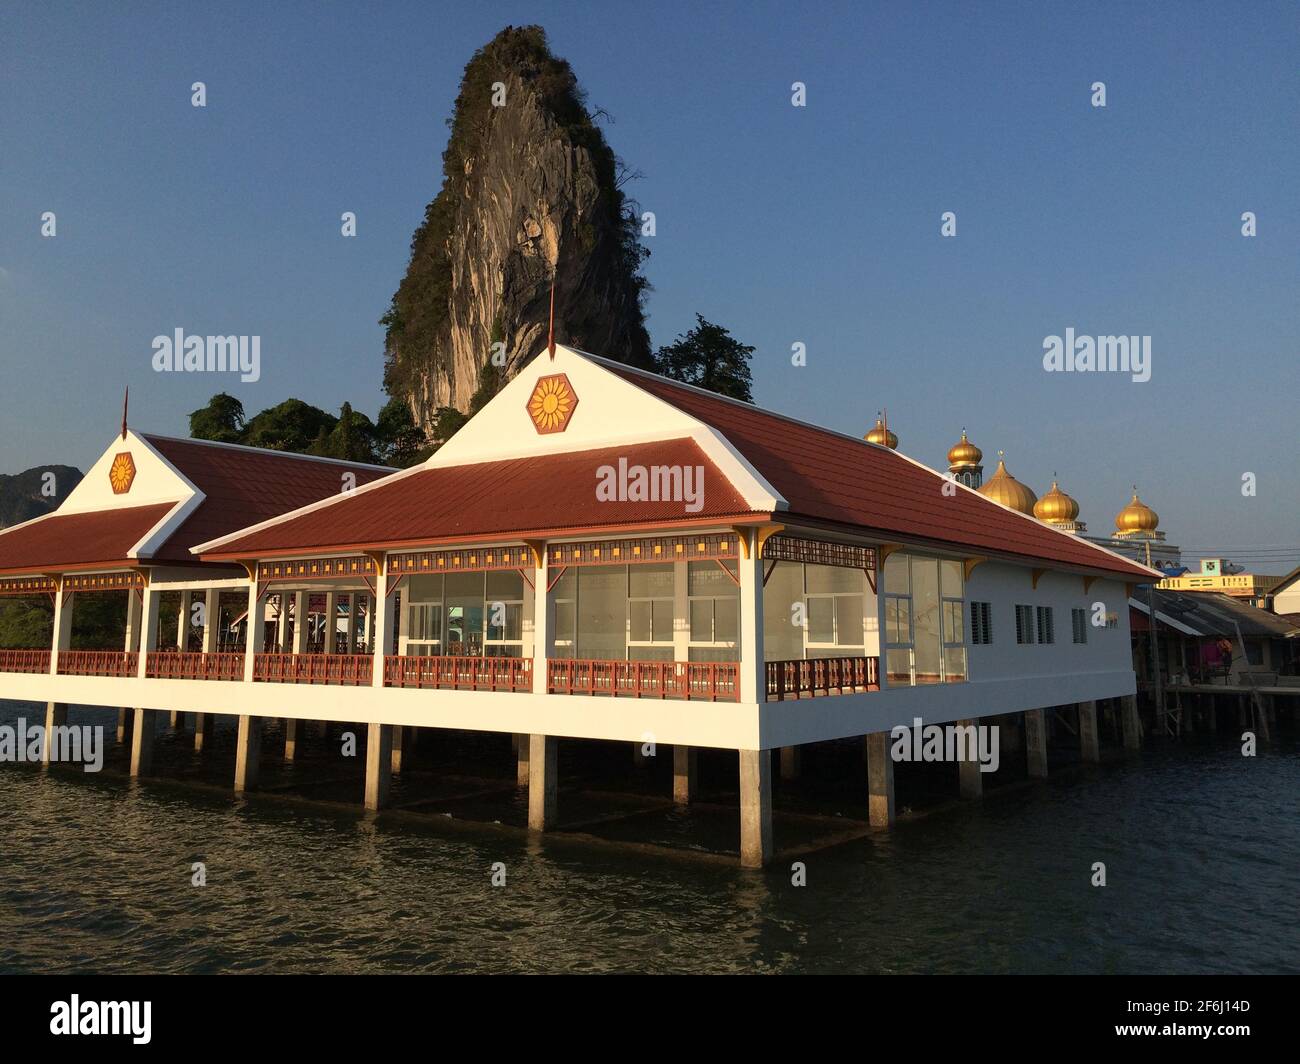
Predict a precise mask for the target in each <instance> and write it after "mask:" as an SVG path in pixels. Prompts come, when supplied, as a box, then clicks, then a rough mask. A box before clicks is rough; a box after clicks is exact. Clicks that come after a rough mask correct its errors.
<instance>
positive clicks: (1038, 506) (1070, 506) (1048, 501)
mask: <svg viewBox="0 0 1300 1064" xmlns="http://www.w3.org/2000/svg"><path fill="white" fill-rule="evenodd" d="M1034 516H1035V517H1037V518H1038V520H1040V521H1043V522H1046V523H1047V524H1049V525H1060V524H1069V523H1070V522H1072V521H1074V520H1075V519H1077V518H1078V516H1079V504H1078V503H1077V502H1075V501H1074V500H1073V499H1072V498H1070V496H1068V495H1067V494H1065V492H1063V491H1062V490H1061V489H1060V487H1059V485H1058V484H1057V483H1056V481H1055V480H1053V481H1052V487H1051V489H1050V490H1049V491H1048V492H1047V494H1046V495H1044V496H1043V497H1042V498H1041V499H1039V500H1038V501H1037V502H1036V503H1034Z"/></svg>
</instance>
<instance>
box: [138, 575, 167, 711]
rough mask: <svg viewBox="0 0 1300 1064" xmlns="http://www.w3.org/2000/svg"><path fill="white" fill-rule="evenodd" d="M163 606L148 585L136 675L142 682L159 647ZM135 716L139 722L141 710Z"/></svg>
mask: <svg viewBox="0 0 1300 1064" xmlns="http://www.w3.org/2000/svg"><path fill="white" fill-rule="evenodd" d="M161 605H162V595H161V594H160V593H159V592H157V591H155V590H154V589H153V587H152V586H151V585H146V586H145V589H144V601H143V602H142V603H141V605H140V613H141V617H142V619H141V621H140V667H139V671H138V672H137V673H136V675H137V676H139V677H140V679H142V680H143V679H144V678H145V676H146V672H145V669H146V665H147V661H146V659H147V658H148V656H149V652H150V651H152V650H154V649H155V648H156V647H157V646H158V625H159V623H160V621H159V617H158V607H159V606H161ZM135 716H136V720H137V722H138V721H139V719H140V711H139V710H137V711H136V714H135ZM152 719H153V718H152V717H151V718H150V721H152ZM151 726H152V724H151ZM136 734H137V735H139V734H140V729H139V724H138V723H137V725H136Z"/></svg>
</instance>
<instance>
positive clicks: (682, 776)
mask: <svg viewBox="0 0 1300 1064" xmlns="http://www.w3.org/2000/svg"><path fill="white" fill-rule="evenodd" d="M698 768H699V752H698V751H697V750H696V749H695V747H693V746H674V747H673V801H674V802H676V803H677V804H678V805H690V804H691V802H693V801H695V779H696V775H697V772H698Z"/></svg>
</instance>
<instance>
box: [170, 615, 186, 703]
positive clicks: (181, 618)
mask: <svg viewBox="0 0 1300 1064" xmlns="http://www.w3.org/2000/svg"><path fill="white" fill-rule="evenodd" d="M189 634H190V593H189V592H188V591H182V592H181V604H180V608H179V609H177V611H176V649H177V650H180V651H184V650H185V649H186V647H187V646H189V640H188V639H187V638H186V636H188V635H189ZM172 716H175V714H174V713H173V714H172Z"/></svg>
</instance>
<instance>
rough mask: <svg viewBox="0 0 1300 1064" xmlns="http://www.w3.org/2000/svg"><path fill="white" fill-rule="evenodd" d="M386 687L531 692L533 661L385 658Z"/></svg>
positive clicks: (406, 656) (477, 658)
mask: <svg viewBox="0 0 1300 1064" xmlns="http://www.w3.org/2000/svg"><path fill="white" fill-rule="evenodd" d="M384 686H385V687H441V688H450V689H452V690H457V691H531V690H532V689H533V659H532V658H484V657H434V656H431V655H426V656H423V657H420V656H416V655H400V654H390V655H389V656H387V657H385V658H384Z"/></svg>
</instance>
